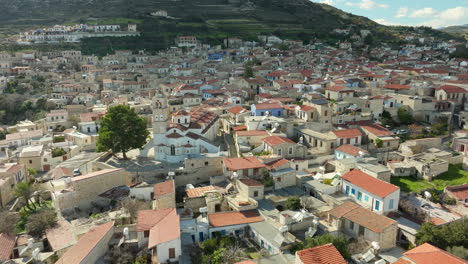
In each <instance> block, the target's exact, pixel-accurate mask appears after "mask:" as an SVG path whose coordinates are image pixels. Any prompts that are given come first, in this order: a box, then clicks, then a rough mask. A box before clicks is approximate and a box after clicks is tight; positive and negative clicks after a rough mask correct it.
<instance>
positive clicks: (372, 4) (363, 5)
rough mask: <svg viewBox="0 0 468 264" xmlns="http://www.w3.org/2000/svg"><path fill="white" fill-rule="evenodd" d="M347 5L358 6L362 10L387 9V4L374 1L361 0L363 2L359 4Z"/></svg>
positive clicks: (348, 4)
mask: <svg viewBox="0 0 468 264" xmlns="http://www.w3.org/2000/svg"><path fill="white" fill-rule="evenodd" d="M345 5H347V6H357V7H359V8H360V9H366V10H370V9H374V8H387V7H388V5H387V4H379V3H377V2H374V1H373V0H361V2H357V3H352V2H346V3H345Z"/></svg>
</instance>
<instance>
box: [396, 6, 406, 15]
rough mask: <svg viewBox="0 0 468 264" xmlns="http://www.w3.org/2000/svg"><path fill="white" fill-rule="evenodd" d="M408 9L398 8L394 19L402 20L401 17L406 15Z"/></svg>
mask: <svg viewBox="0 0 468 264" xmlns="http://www.w3.org/2000/svg"><path fill="white" fill-rule="evenodd" d="M408 11H409V9H408V7H406V6H402V7H400V8H398V10H397V12H396V14H395V17H396V18H402V17H405V16H406V15H407V14H408Z"/></svg>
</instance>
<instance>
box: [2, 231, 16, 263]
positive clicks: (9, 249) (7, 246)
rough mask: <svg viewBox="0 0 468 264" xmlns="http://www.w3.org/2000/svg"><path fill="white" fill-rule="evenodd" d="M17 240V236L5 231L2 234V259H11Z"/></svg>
mask: <svg viewBox="0 0 468 264" xmlns="http://www.w3.org/2000/svg"><path fill="white" fill-rule="evenodd" d="M15 242H16V239H15V236H10V235H7V234H4V233H1V234H0V261H6V260H9V259H10V256H11V254H13V248H14V247H15Z"/></svg>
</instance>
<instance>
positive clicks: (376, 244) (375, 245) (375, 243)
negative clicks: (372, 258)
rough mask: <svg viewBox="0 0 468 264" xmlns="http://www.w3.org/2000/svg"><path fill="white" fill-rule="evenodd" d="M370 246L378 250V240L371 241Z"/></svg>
mask: <svg viewBox="0 0 468 264" xmlns="http://www.w3.org/2000/svg"><path fill="white" fill-rule="evenodd" d="M371 246H372V247H373V248H374V249H375V250H379V249H380V245H379V242H377V241H372V243H371Z"/></svg>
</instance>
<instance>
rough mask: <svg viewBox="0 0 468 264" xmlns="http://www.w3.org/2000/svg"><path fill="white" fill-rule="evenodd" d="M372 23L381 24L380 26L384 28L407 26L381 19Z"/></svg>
mask: <svg viewBox="0 0 468 264" xmlns="http://www.w3.org/2000/svg"><path fill="white" fill-rule="evenodd" d="M374 21H375V22H377V23H379V24H381V25H384V26H407V25H406V24H402V23H399V22H393V21H388V20H386V19H383V18H378V19H374Z"/></svg>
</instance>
